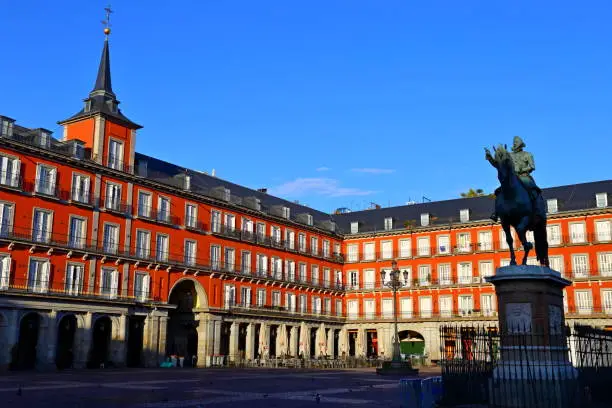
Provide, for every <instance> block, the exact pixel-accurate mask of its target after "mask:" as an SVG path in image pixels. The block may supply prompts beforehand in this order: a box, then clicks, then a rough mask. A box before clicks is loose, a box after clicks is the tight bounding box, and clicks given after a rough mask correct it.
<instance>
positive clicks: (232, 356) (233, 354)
mask: <svg viewBox="0 0 612 408" xmlns="http://www.w3.org/2000/svg"><path fill="white" fill-rule="evenodd" d="M239 327H240V323H239V322H237V321H234V322H232V326H231V327H230V341H229V343H230V344H229V356H228V357H229V358H228V360H229V361H238V360H240V356H239V355H238V354H239V353H238V337H239V334H238V330H239Z"/></svg>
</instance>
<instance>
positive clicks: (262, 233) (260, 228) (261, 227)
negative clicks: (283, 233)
mask: <svg viewBox="0 0 612 408" xmlns="http://www.w3.org/2000/svg"><path fill="white" fill-rule="evenodd" d="M255 228H257V231H256V232H257V240H258V241H264V240H265V239H266V224H264V223H263V222H258V223H257V225H256V226H255Z"/></svg>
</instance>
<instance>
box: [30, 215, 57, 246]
mask: <svg viewBox="0 0 612 408" xmlns="http://www.w3.org/2000/svg"><path fill="white" fill-rule="evenodd" d="M51 218H52V213H51V212H50V211H46V210H38V209H36V210H34V220H33V224H34V225H33V226H32V239H33V240H34V241H36V242H49V240H50V239H51Z"/></svg>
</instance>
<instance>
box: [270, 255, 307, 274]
mask: <svg viewBox="0 0 612 408" xmlns="http://www.w3.org/2000/svg"><path fill="white" fill-rule="evenodd" d="M313 271H314V266H313ZM272 277H273V278H274V279H278V280H281V279H283V260H282V259H280V258H279V257H276V256H273V257H272Z"/></svg>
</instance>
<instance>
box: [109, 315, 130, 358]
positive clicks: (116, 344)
mask: <svg viewBox="0 0 612 408" xmlns="http://www.w3.org/2000/svg"><path fill="white" fill-rule="evenodd" d="M111 322H112V325H113V329H112V337H111V361H112V362H113V363H114V364H115V365H117V366H124V365H125V358H126V350H125V347H126V343H127V335H126V331H127V330H126V328H127V316H126V315H124V314H122V315H121V316H113V317H112V318H111ZM115 325H117V327H115Z"/></svg>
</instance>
